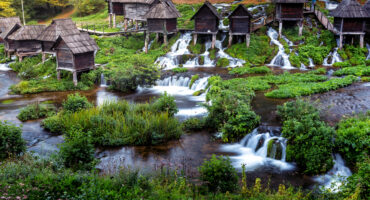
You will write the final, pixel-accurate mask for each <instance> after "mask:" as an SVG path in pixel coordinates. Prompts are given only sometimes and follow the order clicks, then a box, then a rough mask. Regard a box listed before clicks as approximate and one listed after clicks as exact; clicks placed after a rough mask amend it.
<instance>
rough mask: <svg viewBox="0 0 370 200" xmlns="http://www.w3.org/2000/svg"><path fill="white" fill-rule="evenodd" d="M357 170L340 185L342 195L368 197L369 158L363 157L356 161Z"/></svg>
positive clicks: (369, 181)
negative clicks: (361, 159) (360, 160)
mask: <svg viewBox="0 0 370 200" xmlns="http://www.w3.org/2000/svg"><path fill="white" fill-rule="evenodd" d="M356 167H357V170H356V173H354V174H353V175H352V176H350V177H348V178H347V182H346V184H345V185H344V186H342V187H341V189H342V190H343V191H342V193H343V196H344V197H349V198H348V199H368V197H369V190H370V158H369V156H367V157H365V158H364V160H363V161H362V162H359V163H357V166H356Z"/></svg>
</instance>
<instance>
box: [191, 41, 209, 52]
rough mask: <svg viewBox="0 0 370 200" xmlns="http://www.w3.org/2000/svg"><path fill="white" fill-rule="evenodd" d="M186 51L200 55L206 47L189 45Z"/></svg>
mask: <svg viewBox="0 0 370 200" xmlns="http://www.w3.org/2000/svg"><path fill="white" fill-rule="evenodd" d="M188 49H189V51H190V53H192V54H202V53H203V52H204V51H205V50H206V47H205V45H204V44H200V43H197V44H195V45H194V44H190V45H189V46H188Z"/></svg>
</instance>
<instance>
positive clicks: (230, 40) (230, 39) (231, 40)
mask: <svg viewBox="0 0 370 200" xmlns="http://www.w3.org/2000/svg"><path fill="white" fill-rule="evenodd" d="M232 44H233V35H232V33H231V32H229V48H230V47H231V45H232Z"/></svg>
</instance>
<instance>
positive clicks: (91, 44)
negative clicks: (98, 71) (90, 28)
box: [54, 33, 99, 54]
mask: <svg viewBox="0 0 370 200" xmlns="http://www.w3.org/2000/svg"><path fill="white" fill-rule="evenodd" d="M62 40H63V41H64V42H65V44H66V45H67V46H68V48H69V49H70V50H71V51H72V53H73V54H80V53H87V52H91V51H96V50H98V49H99V47H98V45H97V44H96V42H95V40H94V39H92V38H91V37H90V35H89V34H88V33H80V34H78V35H66V36H59V38H58V40H57V42H56V44H54V47H56V46H57V45H58V43H59V42H60V41H62Z"/></svg>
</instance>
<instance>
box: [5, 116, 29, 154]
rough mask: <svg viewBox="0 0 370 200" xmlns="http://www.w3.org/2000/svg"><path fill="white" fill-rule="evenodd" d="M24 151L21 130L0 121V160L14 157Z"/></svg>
mask: <svg viewBox="0 0 370 200" xmlns="http://www.w3.org/2000/svg"><path fill="white" fill-rule="evenodd" d="M24 151H26V143H25V141H24V140H23V138H22V130H21V129H20V128H19V127H16V126H14V125H12V124H9V123H7V122H6V121H0V160H4V159H7V158H10V157H16V156H19V155H21V154H22V153H23V152H24Z"/></svg>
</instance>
